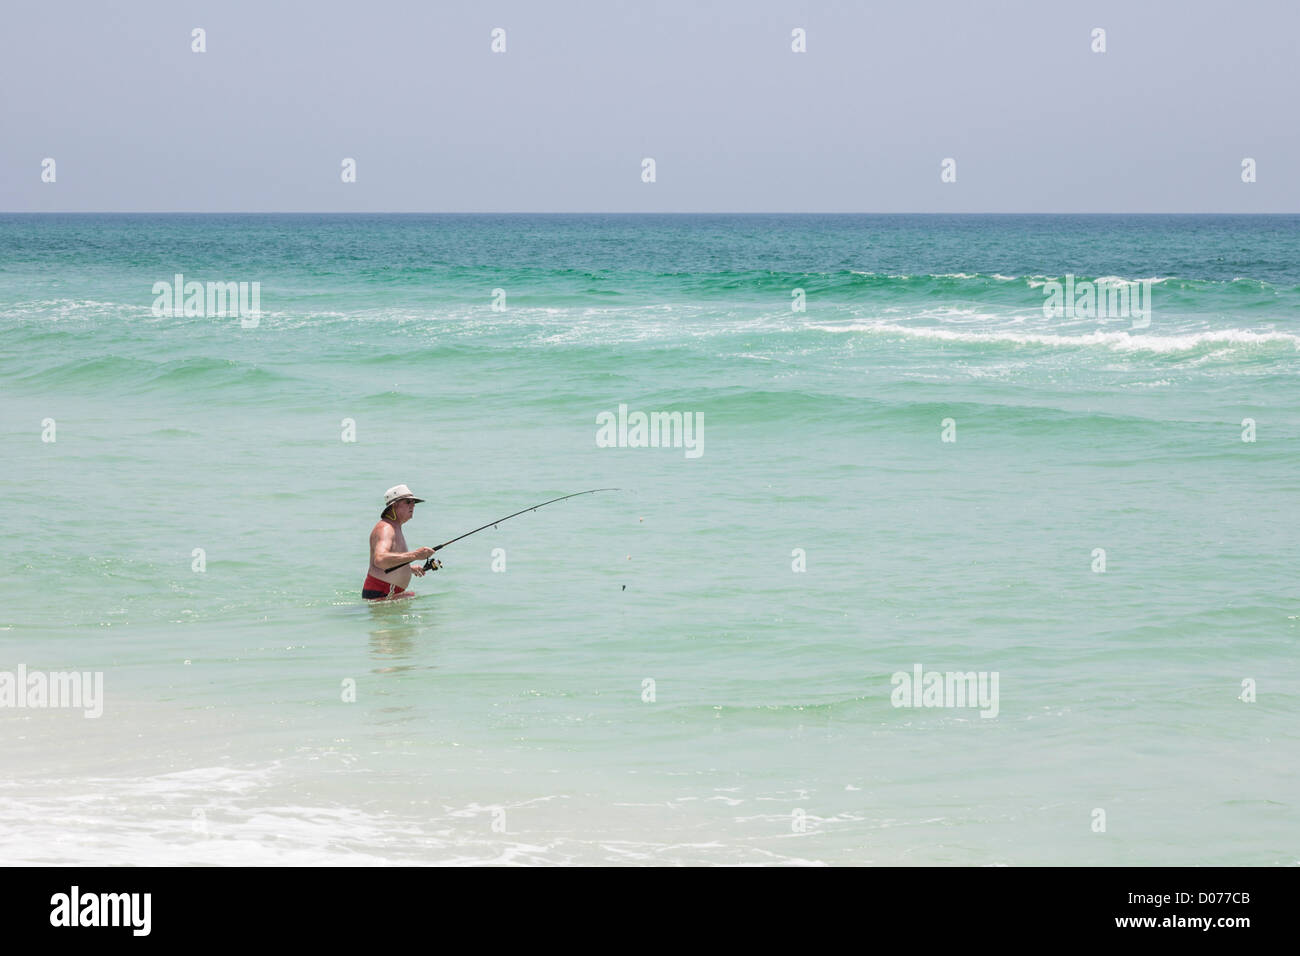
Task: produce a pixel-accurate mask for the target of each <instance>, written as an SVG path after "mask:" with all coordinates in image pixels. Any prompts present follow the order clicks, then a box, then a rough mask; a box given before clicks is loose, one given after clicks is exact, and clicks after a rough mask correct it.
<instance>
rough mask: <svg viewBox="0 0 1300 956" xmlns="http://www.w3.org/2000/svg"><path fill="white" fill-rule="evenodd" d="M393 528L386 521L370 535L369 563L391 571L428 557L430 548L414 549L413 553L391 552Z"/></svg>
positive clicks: (431, 551)
mask: <svg viewBox="0 0 1300 956" xmlns="http://www.w3.org/2000/svg"><path fill="white" fill-rule="evenodd" d="M392 547H393V528H392V525H390V524H388V522H386V521H381V522H379V524H378V525H377V526H376V527H375V530H374V531H372V532H371V533H370V563H371V564H373V565H374V566H375V567H377V568H380V569H381V570H384V571H391V570H393V569H394V568H398V567H400V566H402V565H403V564H407V563H409V562H411V561H418V560H420V559H421V558H427V557H430V556H431V555H432V554H433V549H432V548H416V549H415V550H414V551H393V550H392Z"/></svg>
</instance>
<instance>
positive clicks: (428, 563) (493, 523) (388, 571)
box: [384, 488, 623, 574]
mask: <svg viewBox="0 0 1300 956" xmlns="http://www.w3.org/2000/svg"><path fill="white" fill-rule="evenodd" d="M622 490H623V489H622V488H591V489H588V490H587V491H575V492H574V493H573V494H571V495H561V496H560V497H558V498H552V499H551V500H550V501H543V502H542V503H541V504H540V505H533V506H532V507H531V508H525V509H523V511H516V512H515V513H514V514H512V515H506V516H505V517H504V518H497V520H496V521H489V522H488V523H487V524H485V525H483V527H481V528H475V529H474V530H473V531H466V532H465V533H464V534H462V535H461V536H460V538H452V539H451V540H450V541H444V542H443V543H442V544H440V545H438V546H437V547H436V548H434V549H433V550H434V551H441V550H442V549H443V548H445V547H447V545H449V544H455V543H456V542H457V541H459V540H460V539H461V538H468V537H469V536H470V535H472V534H478V533H479V532H480V531H483V530H485V529H486V528H495V527H496V526H497V525H499V524H500V523H501V522H503V521H509V520H510V519H511V518H518V517H519V516H520V515H522V514H527V513H528V512H530V511H536V510H537V509H538V508H544V507H546V506H547V505H553V504H555V503H556V502H557V501H564V500H565V499H566V498H576V497H578V496H579V495H594V494H595V493H596V492H598V491H622ZM410 563H411V562H410V561H403V562H402V563H401V564H398V565H395V566H393V567H391V568H387V569H386V570H385V571H384V573H385V574H392V573H393V572H394V571H396V570H397V569H398V568H404V567H406V566H407V565H408V564H410ZM431 567H433V558H432V557H430V558H429V560H427V561H425V562H424V570H426V571H428V570H429V568H431Z"/></svg>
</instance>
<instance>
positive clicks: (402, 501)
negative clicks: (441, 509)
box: [381, 485, 424, 524]
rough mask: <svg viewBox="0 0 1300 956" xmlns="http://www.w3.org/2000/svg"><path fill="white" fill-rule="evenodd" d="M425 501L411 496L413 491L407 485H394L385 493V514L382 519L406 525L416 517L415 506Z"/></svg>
mask: <svg viewBox="0 0 1300 956" xmlns="http://www.w3.org/2000/svg"><path fill="white" fill-rule="evenodd" d="M423 500H424V499H423V498H417V497H415V495H413V494H411V489H410V488H408V487H406V485H394V486H393V487H391V488H389V489H388V491H386V492H385V493H384V513H383V514H382V515H381V517H383V518H385V519H387V520H388V521H396V522H397V523H398V524H405V523H406V522H408V521H410V520H411V518H413V517H414V516H415V506H416V505H417V504H419V503H420V502H421V501H423Z"/></svg>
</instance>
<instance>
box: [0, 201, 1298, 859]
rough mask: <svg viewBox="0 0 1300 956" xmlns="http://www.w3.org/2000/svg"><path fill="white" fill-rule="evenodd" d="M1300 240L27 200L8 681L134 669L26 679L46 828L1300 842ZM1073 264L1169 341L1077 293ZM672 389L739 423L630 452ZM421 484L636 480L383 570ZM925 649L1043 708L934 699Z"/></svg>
mask: <svg viewBox="0 0 1300 956" xmlns="http://www.w3.org/2000/svg"><path fill="white" fill-rule="evenodd" d="M1297 263H1300V217H1294V216H1269V217H1230V216H1214V217H1195V216H1171V217H1163V216H1136V217H1119V216H1116V217H1104V216H1093V217H1089V216H1084V217H1021V216H964V217H943V216H911V217H908V216H875V217H873V216H842V217H824V216H734V217H729V216H608V217H605V216H192V217H191V216H45V217H36V216H12V215H11V216H3V217H0V332H3V343H4V344H3V346H0V440H2V441H3V448H4V459H3V460H4V470H3V482H2V483H0V495H3V507H0V521H3V529H2V530H3V537H2V538H0V541H2V542H3V543H0V570H2V571H3V573H4V575H5V580H6V582H7V583H6V586H5V588H4V597H5V599H4V601H3V605H2V606H0V671H2V670H9V671H13V670H15V669H16V668H17V666H18V665H19V664H23V665H25V666H26V667H27V669H28V670H29V671H31V670H43V671H61V670H79V671H102V672H103V673H104V688H105V703H104V715H103V716H102V717H101V718H99V719H97V720H96V719H85V718H83V717H82V716H81V714H80V712H75V711H69V710H55V709H45V710H41V709H6V708H0V734H3V738H2V739H3V742H4V755H5V756H4V767H5V773H4V774H3V778H2V779H0V860H4V861H6V862H69V861H87V862H93V863H119V862H126V861H131V862H139V863H149V862H166V863H196V862H214V863H235V862H252V863H323V862H337V863H386V862H431V863H443V862H491V861H501V862H504V861H511V862H613V863H637V862H657V863H773V862H803V863H830V864H846V863H875V864H946V863H956V864H1013V865H1015V864H1044V863H1046V864H1050V863H1083V864H1184V863H1188V864H1190V863H1202V864H1212V865H1218V864H1259V865H1273V864H1293V863H1295V862H1297V852H1296V838H1297V834H1298V833H1300V827H1298V826H1297V817H1296V813H1297V809H1298V807H1297V804H1298V802H1300V780H1298V779H1297V771H1296V767H1297V757H1300V746H1297V744H1298V740H1300V738H1298V735H1297V731H1296V728H1295V720H1294V716H1295V713H1296V708H1297V705H1298V704H1300V680H1297V670H1296V654H1295V643H1296V637H1297V616H1298V615H1300V602H1298V601H1297V587H1296V583H1295V580H1296V576H1295V570H1296V567H1297V559H1298V558H1300V544H1298V543H1297V535H1296V530H1297V522H1296V520H1295V517H1294V511H1293V509H1294V505H1295V502H1296V500H1297V498H1296V495H1297V492H1298V491H1300V477H1297V467H1296V466H1297V464H1298V463H1300V455H1298V454H1297V449H1298V447H1300V445H1298V442H1300V418H1298V417H1297V409H1298V408H1300V380H1298V379H1297V372H1298V371H1300V352H1298V351H1297V349H1298V347H1300V265H1297ZM176 273H182V274H183V275H184V276H185V278H186V280H197V281H200V282H209V281H213V282H217V281H220V282H227V281H234V282H259V283H260V305H261V315H260V316H259V317H258V320H257V323H256V326H255V327H250V328H245V327H243V325H242V324H241V321H240V319H239V318H236V317H231V316H190V317H184V316H180V317H176V316H173V315H170V314H167V315H156V314H154V310H153V309H152V306H153V304H154V302H155V299H156V295H155V294H154V292H153V286H154V284H155V283H157V282H171V281H172V280H173V276H174V275H175V274H176ZM1067 274H1070V275H1073V276H1076V277H1079V278H1080V279H1101V280H1103V282H1102V283H1101V284H1102V286H1103V287H1105V286H1106V285H1107V284H1108V283H1109V284H1113V283H1114V282H1115V281H1117V280H1121V279H1125V280H1136V279H1151V280H1152V284H1151V290H1152V292H1151V296H1152V299H1151V301H1152V314H1151V316H1150V323H1149V325H1148V326H1145V327H1136V328H1135V327H1134V326H1135V323H1134V321H1132V320H1131V319H1130V318H1124V317H1109V318H1070V319H1066V318H1048V317H1046V316H1045V315H1044V313H1043V308H1042V306H1043V302H1044V290H1045V288H1046V287H1047V283H1049V282H1050V281H1052V280H1053V279H1058V278H1061V277H1064V276H1065V275H1067ZM496 289H500V290H503V291H504V294H505V303H504V305H505V308H504V310H501V311H498V310H494V309H493V301H494V291H493V290H496ZM796 289H802V290H804V295H805V297H806V298H805V303H806V308H805V310H804V311H794V310H793V309H792V302H793V301H794V299H793V298H792V293H793V292H794V290H796ZM620 404H624V405H627V406H628V407H629V408H630V409H631V410H634V411H635V410H640V411H644V412H652V411H679V412H682V413H685V414H691V415H697V416H700V418H699V419H698V421H700V422H702V435H703V439H704V441H703V445H702V448H703V454H701V455H700V456H699V457H689V456H688V455H687V454H686V453H685V450H684V449H683V448H632V447H612V448H611V447H598V445H597V442H596V433H597V424H596V422H597V416H598V415H599V414H600V413H601V412H605V411H611V412H617V409H618V407H619V405H620ZM47 419H52V420H53V422H54V428H55V440H54V441H43V440H42V434H43V432H47V431H48V426H47V425H46V424H43V423H44V422H45V420H47ZM945 419H951V420H952V427H953V428H955V435H956V441H947V442H945V441H943V440H942V438H943V432H944V426H943V422H944V420H945ZM1244 419H1251V420H1253V422H1254V423H1255V436H1254V437H1255V440H1254V441H1243V440H1242V437H1243V420H1244ZM345 420H351V421H352V422H353V423H354V427H355V441H345V440H343V439H344V432H345V424H344V422H345ZM399 482H404V483H406V484H409V485H410V486H411V487H412V488H413V489H414V490H415V492H416V493H417V494H419V495H420V496H422V497H424V498H426V499H428V502H427V503H426V504H423V505H420V506H419V507H418V508H417V510H416V516H415V519H414V520H413V521H412V522H411V523H410V524H408V525H407V526H406V529H405V530H406V535H407V539H408V541H409V542H410V544H411V546H412V547H416V546H419V545H426V544H427V545H433V544H437V543H439V542H441V541H445V540H447V539H449V538H452V537H455V536H456V535H458V534H461V533H463V532H464V531H468V530H469V529H471V528H473V527H476V526H478V525H480V524H482V523H483V522H485V521H488V520H490V519H492V518H494V517H498V516H500V515H504V514H508V513H509V512H512V511H516V510H518V509H519V508H522V507H524V506H526V505H529V504H531V503H534V502H537V501H542V500H545V499H547V498H552V497H555V496H557V495H562V494H567V493H569V492H573V491H580V490H582V489H585V488H593V487H603V486H616V487H619V488H622V489H624V490H623V491H621V492H618V493H611V494H602V495H592V496H585V497H582V498H577V499H574V500H572V501H566V502H561V503H559V504H556V505H553V506H551V507H548V508H546V509H543V510H541V511H538V512H536V513H529V514H526V515H524V516H521V517H519V518H516V519H514V520H512V521H510V522H508V523H506V524H502V525H500V526H499V527H497V528H496V529H490V530H488V531H485V532H482V533H480V534H478V535H475V536H473V537H471V538H468V539H466V540H464V541H461V542H458V543H457V544H455V545H452V546H451V547H449V548H448V549H447V550H446V551H445V552H442V555H441V556H442V558H443V561H444V565H445V567H444V569H443V570H442V571H439V572H437V573H436V574H433V575H431V576H428V577H426V578H424V579H423V580H418V581H416V582H415V583H414V585H413V586H414V588H415V589H416V590H417V591H418V592H419V594H420V597H418V598H416V599H415V600H414V601H411V602H406V603H404V604H394V605H391V606H387V607H373V606H369V605H364V604H363V603H362V602H361V600H360V594H359V592H360V585H361V580H362V577H363V576H364V571H365V566H366V563H367V553H366V540H367V535H368V533H369V530H370V528H371V526H372V525H373V523H374V521H375V520H376V518H377V516H378V512H379V510H380V508H381V504H382V495H383V492H384V490H385V489H386V488H387V487H389V486H390V485H393V484H396V483H399ZM1099 548H1100V549H1104V550H1105V571H1104V572H1100V571H1098V570H1094V567H1095V566H1096V557H1095V549H1099ZM195 549H203V555H204V559H205V561H206V565H205V568H204V570H203V571H201V572H197V571H195V570H193V565H194V562H195V557H194V551H195ZM494 549H502V551H503V552H504V560H505V570H504V571H503V572H500V571H494V570H493V567H492V565H493V560H494ZM796 549H801V550H802V553H803V555H804V561H805V562H806V571H803V572H796V571H794V570H792V564H793V563H795V562H796V560H797V559H796V557H795V555H794V552H795V551H796ZM496 554H497V558H498V564H499V560H500V556H501V552H496ZM918 664H919V665H921V666H922V667H923V668H924V669H925V671H927V672H929V671H940V672H945V671H960V672H968V671H974V672H989V673H992V672H996V673H997V674H998V675H999V700H998V710H997V716H996V717H993V718H991V719H986V718H982V717H981V716H980V711H979V710H977V709H972V708H962V707H938V708H915V707H894V706H892V705H891V691H892V690H893V685H892V683H891V676H892V675H894V674H895V673H897V672H905V673H909V674H910V673H911V672H912V670H913V668H914V666H915V665H918ZM1248 679H1249V680H1252V681H1254V682H1255V686H1256V694H1257V699H1256V700H1254V701H1253V702H1247V701H1243V700H1241V699H1239V697H1240V696H1241V695H1242V694H1243V690H1242V682H1243V681H1244V680H1248ZM647 680H652V681H653V682H654V684H653V689H654V694H653V698H654V699H653V701H650V700H646V699H643V696H649V694H648V692H646V691H645V690H644V688H645V687H646V686H647V685H646V683H645V682H646V681H647ZM348 681H352V682H355V688H356V699H355V701H354V702H345V701H344V700H343V699H342V698H343V696H344V687H345V682H348ZM1097 809H1101V810H1104V811H1105V815H1106V830H1105V832H1094V829H1093V821H1094V816H1095V814H1094V811H1095V810H1097ZM801 821H802V829H800V822H801ZM494 823H495V828H494Z"/></svg>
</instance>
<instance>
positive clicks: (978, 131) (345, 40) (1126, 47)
mask: <svg viewBox="0 0 1300 956" xmlns="http://www.w3.org/2000/svg"><path fill="white" fill-rule="evenodd" d="M195 27H202V28H203V29H205V30H206V43H207V52H205V53H201V54H200V53H194V52H192V51H191V42H192V40H191V30H192V29H193V28H195ZM495 27H500V28H503V29H504V30H505V31H506V52H505V53H493V52H492V50H491V44H492V36H491V32H492V30H493V28H495ZM796 27H801V28H803V29H805V30H806V31H807V52H806V53H794V52H792V51H791V31H792V30H793V29H794V28H796ZM1095 27H1102V28H1104V29H1105V30H1106V47H1107V50H1106V52H1105V53H1094V52H1092V50H1091V45H1092V42H1093V41H1092V36H1091V35H1092V31H1093V29H1094V28H1095ZM1297 49H1300V2H1297V0H1233V2H1203V0H1120V2H1107V0H1103V2H1078V0H1036V2H1031V0H1006V2H994V0H935V2H909V0H893V2H875V3H865V2H862V3H855V2H828V0H823V2H777V0H723V2H710V0H661V2H652V0H641V2H631V0H627V2H617V0H607V2H578V0H558V2H546V0H524V2H513V3H496V2H461V3H456V2H436V0H420V2H414V0H411V2H407V0H368V2H356V3H352V2H346V3H345V2H338V0H313V2H305V0H304V2H276V0H221V2H215V0H214V2H210V3H198V2H185V0H180V2H178V0H129V2H120V3H106V2H103V0H77V2H58V0H42V2H38V3H18V2H13V3H6V4H5V5H4V7H3V13H0V210H4V211H44V210H49V211H55V210H62V211H128V212H129V211H139V212H146V211H186V210H192V211H229V212H237V211H313V210H314V211H363V210H364V211H410V212H424V211H455V212H474V211H610V212H614V211H618V212H633V211H648V212H651V211H662V212H675V211H682V212H707V211H737V212H742V211H754V212H757V211H810V212H811V211H817V212H821V211H829V212H873V211H881V212H909V211H910V212H1071V211H1072V212H1297V211H1300V109H1298V108H1297V107H1298V106H1300V65H1298V60H1300V54H1298V53H1297ZM46 157H52V158H54V160H55V162H56V167H55V168H56V175H57V181H56V182H54V183H44V182H42V181H41V172H42V161H43V160H44V159H45V158H46ZM345 157H352V158H355V160H356V162H357V181H356V182H355V183H346V184H345V183H343V182H341V179H340V172H341V165H340V164H341V163H342V161H343V159H344V158H345ZM645 157H652V158H653V159H654V160H655V163H656V177H657V181H656V182H654V183H649V184H648V183H644V182H642V176H641V171H642V160H643V158H645ZM947 157H952V158H954V159H955V160H956V162H957V181H956V182H955V183H942V182H941V181H940V163H941V161H942V160H943V159H945V158H947ZM1245 157H1251V158H1253V159H1255V160H1256V162H1257V177H1258V181H1257V182H1255V183H1251V184H1246V183H1243V182H1242V178H1241V163H1242V160H1243V158H1245Z"/></svg>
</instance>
